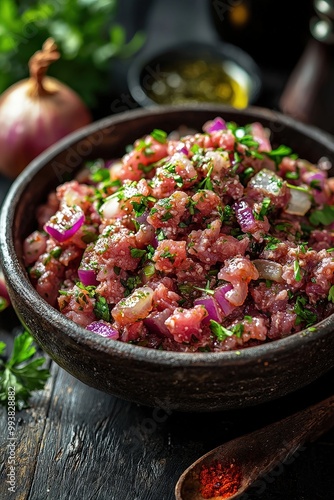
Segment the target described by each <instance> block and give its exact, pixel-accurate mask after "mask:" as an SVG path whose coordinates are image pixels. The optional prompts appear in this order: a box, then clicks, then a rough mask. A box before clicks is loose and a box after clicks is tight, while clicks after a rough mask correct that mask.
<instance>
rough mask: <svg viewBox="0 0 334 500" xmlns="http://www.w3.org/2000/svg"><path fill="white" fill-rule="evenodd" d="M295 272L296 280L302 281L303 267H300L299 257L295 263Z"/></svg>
mask: <svg viewBox="0 0 334 500" xmlns="http://www.w3.org/2000/svg"><path fill="white" fill-rule="evenodd" d="M293 272H294V275H295V280H296V281H301V279H302V274H301V269H300V265H299V261H298V260H297V259H296V260H295V261H294V263H293Z"/></svg>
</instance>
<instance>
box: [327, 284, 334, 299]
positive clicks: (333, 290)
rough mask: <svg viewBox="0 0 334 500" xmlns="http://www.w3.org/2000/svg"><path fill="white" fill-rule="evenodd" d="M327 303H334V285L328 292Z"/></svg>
mask: <svg viewBox="0 0 334 500" xmlns="http://www.w3.org/2000/svg"><path fill="white" fill-rule="evenodd" d="M328 301H329V302H334V285H332V286H331V287H330V289H329V292H328Z"/></svg>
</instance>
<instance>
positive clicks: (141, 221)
mask: <svg viewBox="0 0 334 500" xmlns="http://www.w3.org/2000/svg"><path fill="white" fill-rule="evenodd" d="M148 214H149V212H147V211H145V212H144V213H143V214H142V215H140V216H139V217H136V221H137V222H138V223H139V224H146V222H147V217H148Z"/></svg>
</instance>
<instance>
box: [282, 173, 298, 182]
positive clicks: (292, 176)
mask: <svg viewBox="0 0 334 500" xmlns="http://www.w3.org/2000/svg"><path fill="white" fill-rule="evenodd" d="M285 177H286V178H287V179H290V180H293V181H294V180H297V179H299V173H298V172H287V173H286V174H285Z"/></svg>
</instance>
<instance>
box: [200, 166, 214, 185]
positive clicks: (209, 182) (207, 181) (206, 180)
mask: <svg viewBox="0 0 334 500" xmlns="http://www.w3.org/2000/svg"><path fill="white" fill-rule="evenodd" d="M212 170H213V165H211V166H210V168H209V170H208V173H207V174H206V176H205V177H204V179H203V180H202V181H201V182H200V183H199V185H198V188H199V189H208V190H210V191H213V184H212V180H211V174H212Z"/></svg>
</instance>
